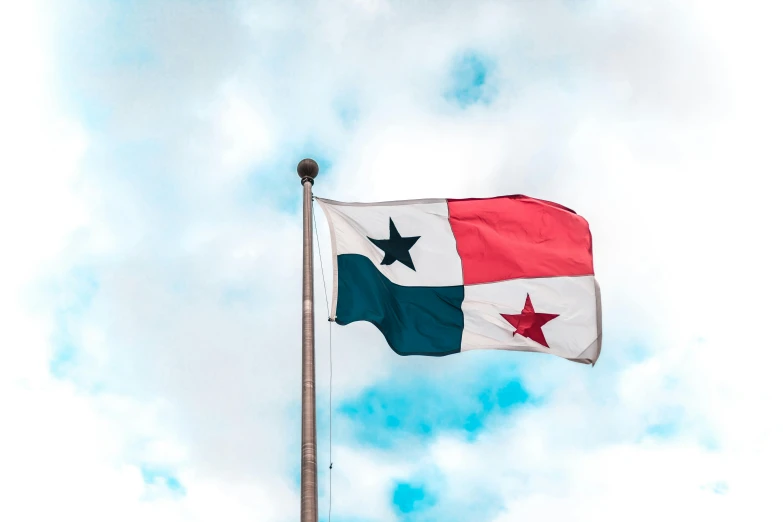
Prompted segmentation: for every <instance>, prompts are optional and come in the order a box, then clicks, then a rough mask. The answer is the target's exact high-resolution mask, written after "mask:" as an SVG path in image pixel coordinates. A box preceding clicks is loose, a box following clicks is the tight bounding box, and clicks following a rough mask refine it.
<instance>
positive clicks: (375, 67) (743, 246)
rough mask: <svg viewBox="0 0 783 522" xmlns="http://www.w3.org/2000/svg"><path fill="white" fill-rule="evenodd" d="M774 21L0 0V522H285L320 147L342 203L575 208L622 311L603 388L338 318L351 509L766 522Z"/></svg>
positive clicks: (581, 377)
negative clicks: (311, 185)
mask: <svg viewBox="0 0 783 522" xmlns="http://www.w3.org/2000/svg"><path fill="white" fill-rule="evenodd" d="M776 10H777V12H776ZM779 15H780V12H779V8H778V7H776V6H775V4H774V3H773V2H766V1H761V0H760V1H757V2H753V1H749V2H744V3H743V4H742V7H741V8H740V7H739V6H738V5H737V4H736V3H734V2H723V1H711V2H710V1H706V0H705V1H700V2H696V1H694V2H683V1H678V2H673V1H672V2H664V1H650V2H638V1H632V0H583V1H577V0H561V1H554V0H553V1H540V2H534V1H506V2H503V1H484V2H454V1H451V2H446V1H443V2H439V1H429V2H425V1H419V2H396V1H382V0H377V1H373V0H354V1H349V0H341V1H330V2H326V1H303V2H282V1H279V2H278V1H268V2H250V1H236V2H209V1H206V0H202V1H197V0H189V1H185V0H168V1H165V2H161V1H152V0H147V1H138V2H122V1H117V0H112V1H109V0H95V1H83V0H82V1H77V0H61V1H56V2H55V1H53V0H52V1H45V0H40V1H30V2H6V3H3V5H2V7H0V63H1V64H2V69H3V72H4V75H3V76H4V79H3V81H2V83H0V143H2V147H0V238H2V244H3V249H2V253H3V255H2V258H1V261H0V267H1V268H2V270H0V326H2V328H1V329H0V349H2V354H3V363H2V364H0V416H1V417H0V418H2V423H1V424H2V428H0V499H1V500H0V519H2V520H13V521H17V520H19V521H22V520H24V521H26V520H59V519H64V520H70V519H74V520H75V519H77V518H78V519H79V520H84V521H99V520H100V521H104V520H117V521H126V520H127V521H137V520H149V521H164V520H165V521H177V520H183V521H213V520H232V521H238V522H241V521H245V520H247V521H250V520H265V521H266V520H268V521H293V520H298V510H299V490H298V467H299V447H298V444H299V393H300V388H299V386H300V366H299V364H300V348H299V327H300V302H299V299H300V288H301V287H300V278H301V274H300V263H301V223H300V205H301V201H300V186H299V183H298V179H297V178H296V176H295V166H296V163H297V161H298V160H299V159H301V158H302V157H306V156H310V157H313V158H315V159H316V160H317V161H318V162H319V164H320V165H321V174H320V176H319V178H318V180H317V182H316V185H315V193H316V194H317V195H320V196H324V197H331V198H334V199H341V200H361V201H372V200H386V199H403V198H419V197H475V196H491V195H499V194H507V193H523V194H527V195H530V196H534V197H541V198H545V199H550V200H555V201H558V202H561V203H563V204H565V205H567V206H568V207H570V208H574V209H575V210H577V211H578V212H579V213H580V214H582V215H584V216H585V217H586V218H587V219H588V220H589V221H590V223H591V228H592V231H593V237H594V242H595V260H596V273H597V276H598V278H599V280H600V282H601V285H602V291H603V301H604V344H603V353H602V356H601V359H600V360H599V362H598V364H597V365H596V366H595V367H593V368H591V367H589V366H583V365H579V364H574V363H570V362H568V361H565V360H561V359H557V358H554V357H551V356H550V357H547V356H545V355H539V354H519V353H467V354H461V355H456V356H452V357H446V358H440V359H439V358H434V359H428V358H422V357H408V358H401V357H398V356H396V355H394V354H393V352H392V351H391V350H390V349H388V348H387V347H386V345H385V343H384V342H383V338H382V336H381V335H380V334H379V333H378V332H377V331H376V330H374V329H373V328H372V327H370V326H368V325H365V324H355V325H351V326H348V327H336V328H335V329H334V331H333V339H334V346H333V359H334V380H333V409H334V415H333V446H332V460H333V462H334V471H333V489H332V499H333V508H332V520H334V521H336V522H341V521H343V522H353V521H359V520H362V521H375V520H378V521H382V520H383V521H386V520H406V521H407V520H410V521H431V520H471V521H473V520H487V521H496V522H511V521H518V520H541V519H544V518H545V519H547V520H564V521H565V520H602V521H604V520H618V521H620V520H623V521H624V520H628V519H629V518H632V519H635V520H656V521H657V520H660V519H661V518H664V519H667V520H688V519H698V520H736V519H738V518H741V519H747V520H780V519H781V518H782V517H783V510H782V508H781V506H780V503H779V502H778V501H777V495H778V484H779V480H778V479H777V478H776V477H778V475H779V472H780V468H781V465H783V450H781V448H780V440H781V437H782V436H783V421H781V416H780V415H779V410H780V405H779V398H780V397H781V391H782V390H781V385H780V378H779V377H778V375H777V374H778V372H779V368H780V362H781V361H782V360H783V356H782V355H781V350H783V343H781V342H780V337H779V334H777V332H776V326H777V324H778V323H779V321H780V319H779V318H780V312H781V309H780V308H781V307H780V299H779V297H778V296H779V295H780V293H781V291H782V290H783V288H781V286H782V285H781V283H780V281H779V278H778V273H779V256H778V255H777V254H778V253H779V252H780V250H781V246H780V239H779V233H777V232H776V231H775V228H777V227H776V226H775V225H779V224H780V217H779V211H778V210H776V203H777V200H778V192H779V190H780V189H779V186H780V183H781V182H780V181H779V176H780V174H781V172H783V169H782V168H781V167H783V162H781V159H780V152H779V151H780V143H781V138H783V135H782V133H781V130H780V121H781V118H782V117H783V104H782V103H781V101H780V93H781V92H783V89H782V88H783V81H782V79H781V78H782V77H781V72H780V66H779V63H778V62H779V61H780V60H779V55H778V51H777V49H779V48H783V42H781V40H782V39H783V38H781V36H780V32H779V30H778V20H779ZM316 219H317V223H318V226H319V232H320V234H321V238H320V239H321V245H322V246H323V248H324V265H325V267H324V268H325V270H326V273H327V274H330V273H331V261H330V258H329V252H328V249H329V244H328V240H327V228H326V223H325V222H324V220H323V216H322V214H321V213H320V210H317V211H316ZM315 282H316V290H317V293H316V299H317V306H318V307H319V308H318V309H317V313H316V325H317V347H316V349H317V357H318V374H317V375H318V401H319V402H318V405H319V415H320V416H319V430H320V431H319V444H320V446H319V470H320V474H321V475H320V495H321V504H320V508H321V517H322V519H325V517H326V515H327V507H328V496H329V489H328V480H327V478H328V476H327V468H328V464H329V457H328V447H329V445H328V441H329V439H328V422H327V421H328V411H329V409H328V397H329V394H328V392H329V388H328V375H329V366H328V359H329V352H328V324H327V322H326V304H325V299H324V296H323V294H322V292H323V290H322V287H323V283H322V282H321V276H320V270H318V271H317V273H316V279H315ZM326 286H327V287H328V288H329V289H330V288H331V280H330V279H329V278H328V280H327V285H326Z"/></svg>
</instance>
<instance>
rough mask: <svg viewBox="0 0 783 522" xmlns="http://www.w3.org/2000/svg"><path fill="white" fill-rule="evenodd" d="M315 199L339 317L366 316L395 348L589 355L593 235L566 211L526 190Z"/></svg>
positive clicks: (595, 351)
mask: <svg viewBox="0 0 783 522" xmlns="http://www.w3.org/2000/svg"><path fill="white" fill-rule="evenodd" d="M317 201H318V203H319V204H320V205H321V208H322V209H323V210H324V212H325V213H326V217H327V220H328V222H329V228H330V231H331V238H332V252H333V254H334V256H335V259H334V267H335V277H334V281H335V288H334V294H333V296H334V297H333V301H332V309H331V317H332V319H333V320H335V321H336V322H337V323H338V324H341V325H346V324H349V323H352V322H355V321H369V322H370V323H372V324H374V325H375V326H376V327H377V328H378V329H379V330H380V331H381V333H382V334H383V335H384V337H385V338H386V341H387V342H388V343H389V346H390V347H391V348H392V349H393V350H394V351H395V352H397V353H398V354H400V355H431V356H442V355H448V354H453V353H457V352H461V351H467V350H477V349H497V350H519V351H529V352H544V353H551V354H553V355H557V356H559V357H563V358H566V359H569V360H572V361H577V362H581V363H587V364H595V362H596V360H597V359H598V355H599V353H600V350H601V313H600V310H601V299H600V292H599V289H598V285H597V283H596V280H595V276H594V272H593V254H592V239H591V235H590V229H589V226H588V224H587V221H585V219H584V218H582V217H581V216H579V215H577V214H576V213H575V212H573V211H572V210H569V209H567V208H565V207H563V206H561V205H558V204H556V203H551V202H548V201H543V200H538V199H533V198H529V197H526V196H503V197H497V198H487V199H448V200H447V199H427V200H411V201H393V202H382V203H342V202H338V201H331V200H326V199H320V198H319V199H317Z"/></svg>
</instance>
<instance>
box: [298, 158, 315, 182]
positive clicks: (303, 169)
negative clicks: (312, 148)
mask: <svg viewBox="0 0 783 522" xmlns="http://www.w3.org/2000/svg"><path fill="white" fill-rule="evenodd" d="M296 173H297V174H299V177H300V178H302V183H304V182H305V180H309V181H310V183H312V182H313V180H315V177H316V176H317V175H318V163H316V162H315V161H314V160H311V159H310V158H305V159H303V160H302V161H300V162H299V165H297V166H296Z"/></svg>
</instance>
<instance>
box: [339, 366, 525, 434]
mask: <svg viewBox="0 0 783 522" xmlns="http://www.w3.org/2000/svg"><path fill="white" fill-rule="evenodd" d="M452 368H454V367H452ZM464 368H465V370H460V369H459V368H457V369H456V370H452V371H443V372H439V373H438V374H432V373H430V372H422V373H421V374H418V375H417V374H413V373H409V372H406V373H405V374H400V375H399V376H395V377H393V378H391V379H389V380H387V381H385V382H382V383H378V384H376V385H375V386H372V387H370V388H367V389H365V390H364V391H363V392H362V393H361V394H360V395H358V396H356V397H353V398H351V399H348V400H346V401H344V402H343V403H341V404H339V405H336V408H335V410H336V415H339V416H340V417H341V419H340V420H339V421H338V422H341V423H343V422H344V421H343V420H342V419H347V420H348V421H349V423H350V426H351V429H350V430H349V431H350V433H351V435H352V436H353V437H355V438H356V439H357V440H358V441H359V442H361V443H364V444H369V445H372V446H377V447H383V448H388V447H392V446H395V445H396V444H398V443H401V442H402V441H404V440H406V439H408V438H410V437H413V438H417V439H422V440H426V439H430V438H432V437H434V436H435V435H436V434H437V433H438V432H442V431H452V432H461V433H462V434H463V436H464V437H465V438H466V439H468V440H472V439H474V438H475V437H476V436H477V434H478V433H479V432H480V431H481V430H483V429H485V428H486V427H487V425H489V424H491V423H493V422H495V421H496V420H498V419H502V418H503V417H504V416H506V415H508V413H509V412H511V411H514V409H516V408H517V407H519V406H521V405H523V404H526V403H535V402H536V399H535V398H533V397H531V395H530V394H529V392H528V391H527V390H526V389H525V387H524V385H523V383H522V382H521V380H520V378H519V377H518V374H517V373H516V372H515V371H513V370H512V369H509V368H508V367H507V366H505V365H497V366H496V365H487V366H486V367H485V368H480V367H479V368H472V370H474V371H468V370H469V369H468V368H467V367H464ZM417 373H418V372H417Z"/></svg>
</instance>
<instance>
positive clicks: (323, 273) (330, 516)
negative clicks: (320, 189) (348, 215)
mask: <svg viewBox="0 0 783 522" xmlns="http://www.w3.org/2000/svg"><path fill="white" fill-rule="evenodd" d="M314 200H315V198H313V199H311V200H310V207H311V212H310V215H311V216H313V226H314V228H315V243H316V246H317V247H318V262H319V263H320V265H321V281H322V282H323V284H324V305H325V306H326V317H327V320H328V321H329V517H328V519H327V520H328V521H329V522H331V520H332V466H333V465H334V462H332V325H333V323H334V321H332V318H331V317H329V296H328V294H327V292H326V275H325V272H324V260H323V256H322V255H321V240H320V239H319V237H318V225H317V221H316V219H315V215H314V213H313V212H312V207H313V201H314Z"/></svg>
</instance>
